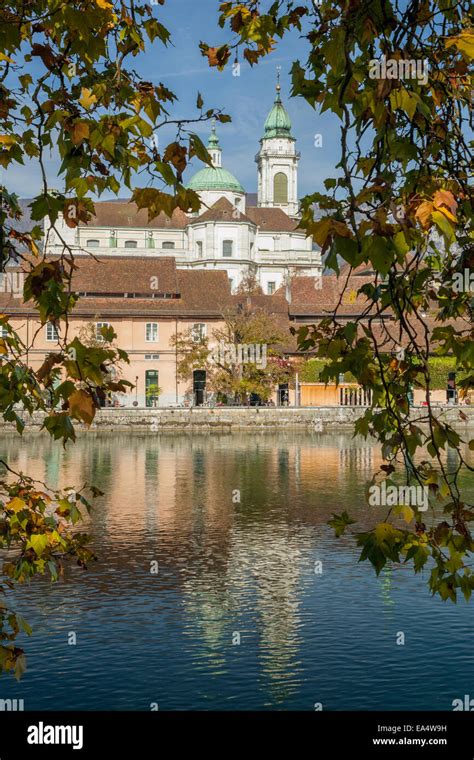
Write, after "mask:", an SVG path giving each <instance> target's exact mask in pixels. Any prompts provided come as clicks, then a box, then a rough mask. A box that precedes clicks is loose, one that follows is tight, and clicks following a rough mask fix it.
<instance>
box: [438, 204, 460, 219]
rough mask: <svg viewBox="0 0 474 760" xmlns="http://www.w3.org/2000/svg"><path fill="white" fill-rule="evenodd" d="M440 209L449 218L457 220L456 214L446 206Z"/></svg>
mask: <svg viewBox="0 0 474 760" xmlns="http://www.w3.org/2000/svg"><path fill="white" fill-rule="evenodd" d="M438 210H439V211H441V213H442V214H444V215H445V217H446V218H447V219H450V220H451V221H452V222H457V219H456V217H455V216H454V214H452V213H451V211H450V210H449V209H447V208H444V206H441V207H440V208H439V209H438Z"/></svg>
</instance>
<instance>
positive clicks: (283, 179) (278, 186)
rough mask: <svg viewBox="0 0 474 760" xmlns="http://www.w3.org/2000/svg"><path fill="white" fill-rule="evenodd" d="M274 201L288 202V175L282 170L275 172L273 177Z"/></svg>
mask: <svg viewBox="0 0 474 760" xmlns="http://www.w3.org/2000/svg"><path fill="white" fill-rule="evenodd" d="M273 201H274V203H288V177H287V176H286V174H283V172H278V174H275V177H274V179H273Z"/></svg>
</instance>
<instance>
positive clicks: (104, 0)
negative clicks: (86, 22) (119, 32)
mask: <svg viewBox="0 0 474 760" xmlns="http://www.w3.org/2000/svg"><path fill="white" fill-rule="evenodd" d="M95 2H96V5H98V6H99V8H103V9H104V10H105V11H108V10H110V8H113V7H114V6H113V5H112V3H109V2H108V0H95Z"/></svg>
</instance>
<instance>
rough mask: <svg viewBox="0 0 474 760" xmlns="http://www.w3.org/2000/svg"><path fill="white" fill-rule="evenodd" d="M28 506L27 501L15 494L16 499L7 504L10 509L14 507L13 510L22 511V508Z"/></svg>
mask: <svg viewBox="0 0 474 760" xmlns="http://www.w3.org/2000/svg"><path fill="white" fill-rule="evenodd" d="M25 506H26V503H25V502H24V501H23V499H19V498H18V496H15V498H14V499H12V500H11V501H10V502H8V504H7V508H8V509H12V510H13V512H21V510H22V509H24V508H25Z"/></svg>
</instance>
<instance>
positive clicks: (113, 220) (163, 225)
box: [80, 201, 188, 230]
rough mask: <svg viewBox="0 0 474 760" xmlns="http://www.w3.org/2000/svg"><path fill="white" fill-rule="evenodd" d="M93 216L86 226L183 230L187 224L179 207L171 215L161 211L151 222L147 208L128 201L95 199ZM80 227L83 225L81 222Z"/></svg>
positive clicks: (185, 217)
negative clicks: (141, 207) (140, 207)
mask: <svg viewBox="0 0 474 760" xmlns="http://www.w3.org/2000/svg"><path fill="white" fill-rule="evenodd" d="M94 205H95V212H96V214H95V216H94V217H93V218H92V219H91V220H90V221H89V222H88V223H87V225H86V226H87V227H111V228H115V227H143V228H151V229H177V230H183V229H184V228H185V227H186V225H187V224H188V217H187V216H186V214H185V213H184V211H181V210H180V209H175V211H173V214H172V216H171V217H169V216H166V214H164V213H161V214H159V215H158V216H157V217H155V219H152V220H151V222H149V221H148V211H147V209H138V208H137V206H136V204H135V203H131V202H130V201H97V202H96V203H95V204H94ZM80 226H81V227H83V226H85V225H83V224H81V225H80Z"/></svg>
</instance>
